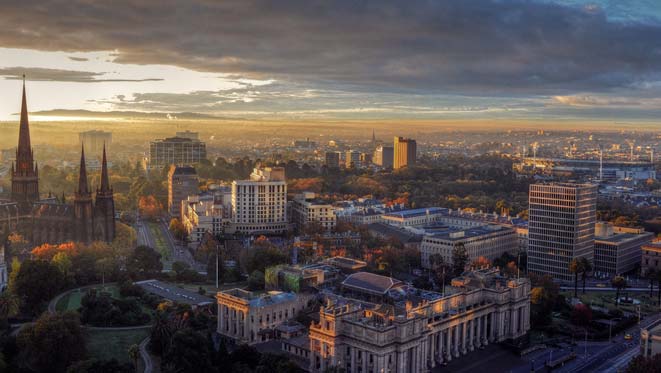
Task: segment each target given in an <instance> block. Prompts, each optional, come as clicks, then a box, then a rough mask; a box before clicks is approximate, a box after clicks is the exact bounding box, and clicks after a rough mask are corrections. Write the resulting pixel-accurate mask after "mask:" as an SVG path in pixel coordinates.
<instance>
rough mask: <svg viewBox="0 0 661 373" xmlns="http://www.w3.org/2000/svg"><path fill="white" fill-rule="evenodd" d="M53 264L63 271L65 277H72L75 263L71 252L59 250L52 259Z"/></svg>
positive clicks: (66, 278)
mask: <svg viewBox="0 0 661 373" xmlns="http://www.w3.org/2000/svg"><path fill="white" fill-rule="evenodd" d="M51 264H53V265H54V266H55V267H56V268H57V269H58V270H59V271H60V273H62V278H63V279H65V280H68V279H69V278H70V277H71V267H72V266H73V263H72V262H71V258H70V257H69V254H67V253H65V252H58V253H57V254H55V256H54V257H53V259H52V260H51Z"/></svg>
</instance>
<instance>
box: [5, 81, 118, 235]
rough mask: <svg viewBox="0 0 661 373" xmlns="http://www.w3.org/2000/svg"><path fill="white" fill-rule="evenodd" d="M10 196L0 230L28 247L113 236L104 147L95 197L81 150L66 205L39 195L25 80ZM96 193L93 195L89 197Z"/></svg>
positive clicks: (60, 200)
mask: <svg viewBox="0 0 661 373" xmlns="http://www.w3.org/2000/svg"><path fill="white" fill-rule="evenodd" d="M11 184H12V186H11V188H12V189H11V199H10V200H9V201H4V202H1V203H0V229H1V230H2V231H3V233H5V234H9V233H11V232H19V233H21V234H22V235H23V237H24V238H25V239H26V240H28V241H30V243H31V244H33V245H40V244H43V243H52V244H55V243H61V242H65V241H76V242H83V243H90V242H92V241H106V242H111V241H112V240H113V239H114V238H115V204H114V198H113V190H112V187H111V186H110V180H109V176H108V162H107V158H106V152H105V148H104V149H103V155H102V164H101V183H100V185H99V187H98V188H97V189H96V196H93V194H92V188H90V186H89V181H88V179H87V168H86V162H85V150H84V148H82V150H81V155H80V169H79V176H78V188H77V190H76V191H75V193H74V198H73V201H72V202H71V203H67V202H65V201H64V197H62V198H61V199H57V198H55V197H53V196H51V195H49V196H48V197H47V198H41V196H40V194H39V168H38V166H37V162H36V161H35V159H34V152H33V150H32V145H31V140H30V124H29V120H28V110H27V99H26V92H25V83H24V85H23V97H22V103H21V119H20V127H19V135H18V147H17V149H16V160H15V162H14V163H13V164H12V169H11ZM94 197H95V198H94Z"/></svg>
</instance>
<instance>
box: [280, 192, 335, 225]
mask: <svg viewBox="0 0 661 373" xmlns="http://www.w3.org/2000/svg"><path fill="white" fill-rule="evenodd" d="M315 197H316V196H315V194H314V193H312V192H303V193H301V194H299V195H297V196H296V197H295V198H294V200H293V201H291V214H292V216H291V218H292V222H293V223H294V224H296V226H297V227H298V229H299V230H304V229H305V227H306V226H308V225H309V224H310V223H313V222H317V223H319V224H320V225H321V227H322V228H324V230H326V231H328V232H330V231H332V230H333V229H334V228H335V224H336V221H337V218H336V217H335V209H334V208H333V205H331V204H329V203H326V202H324V201H321V200H318V199H316V198H315Z"/></svg>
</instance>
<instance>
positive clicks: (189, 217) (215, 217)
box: [181, 193, 229, 247]
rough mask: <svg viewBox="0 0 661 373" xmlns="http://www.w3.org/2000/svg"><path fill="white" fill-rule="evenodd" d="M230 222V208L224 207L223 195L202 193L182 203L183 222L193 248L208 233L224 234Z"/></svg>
mask: <svg viewBox="0 0 661 373" xmlns="http://www.w3.org/2000/svg"><path fill="white" fill-rule="evenodd" d="M228 221H229V208H228V206H226V205H223V200H222V196H221V195H218V194H215V193H202V194H198V195H192V196H188V198H187V199H186V200H184V201H181V222H182V224H183V225H184V227H185V228H186V233H187V234H188V245H189V246H191V247H197V246H198V245H199V244H200V242H201V241H202V238H203V237H204V234H205V233H206V232H209V233H211V234H213V235H214V236H218V235H220V234H222V233H223V231H224V226H225V225H226V224H227V223H228Z"/></svg>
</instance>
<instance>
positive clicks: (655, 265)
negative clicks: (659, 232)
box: [640, 241, 661, 276]
mask: <svg viewBox="0 0 661 373" xmlns="http://www.w3.org/2000/svg"><path fill="white" fill-rule="evenodd" d="M641 250H642V259H641V263H640V269H641V274H642V275H643V276H646V275H647V274H648V273H649V272H650V271H654V272H659V271H661V241H657V242H651V243H648V244H646V245H643V246H642V247H641Z"/></svg>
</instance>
